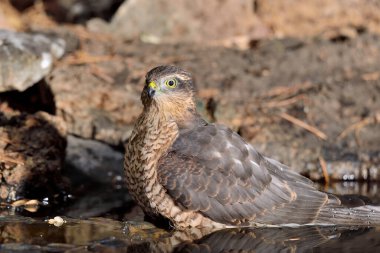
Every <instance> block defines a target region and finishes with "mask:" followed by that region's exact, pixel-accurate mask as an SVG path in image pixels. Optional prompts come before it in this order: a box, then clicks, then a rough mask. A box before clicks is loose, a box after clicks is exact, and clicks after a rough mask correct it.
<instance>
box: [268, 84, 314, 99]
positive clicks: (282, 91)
mask: <svg viewBox="0 0 380 253" xmlns="http://www.w3.org/2000/svg"><path fill="white" fill-rule="evenodd" d="M313 87H314V85H313V84H312V83H310V82H305V83H300V84H296V85H293V86H290V87H287V86H278V87H274V88H272V89H270V90H269V91H268V92H266V93H264V94H263V95H262V96H261V97H276V96H290V95H294V94H297V93H298V92H300V91H301V90H308V89H311V88H313Z"/></svg>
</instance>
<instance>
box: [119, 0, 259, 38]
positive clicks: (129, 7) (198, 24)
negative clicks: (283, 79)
mask: <svg viewBox="0 0 380 253" xmlns="http://www.w3.org/2000/svg"><path fill="white" fill-rule="evenodd" d="M253 2H254V1H249V0H238V1H236V0H224V1H220V0H211V1H202V0H193V1H187V0H177V1H171V0H155V1H151V0H128V1H125V2H124V3H123V4H122V5H121V7H120V8H119V9H118V11H117V12H116V14H115V15H114V17H113V18H112V22H111V26H112V27H113V29H114V33H115V34H117V35H118V36H121V37H123V38H126V39H134V38H137V37H141V38H142V39H143V40H145V41H151V42H160V43H162V42H202V43H204V42H206V43H207V42H215V41H222V40H226V39H231V38H236V37H241V36H244V37H245V36H248V37H250V36H253V35H254V32H255V28H256V27H257V26H258V25H260V23H259V20H258V19H257V17H256V16H255V15H254V13H253Z"/></svg>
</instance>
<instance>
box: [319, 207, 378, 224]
mask: <svg viewBox="0 0 380 253" xmlns="http://www.w3.org/2000/svg"><path fill="white" fill-rule="evenodd" d="M316 223H317V224H339V225H354V226H356V225H358V226H363V225H365V226H378V225H380V206H373V205H361V206H355V207H347V206H344V205H339V206H338V205H332V206H328V205H327V206H325V207H323V208H322V209H321V210H320V213H319V215H318V217H317V219H316Z"/></svg>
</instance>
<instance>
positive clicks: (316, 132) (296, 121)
mask: <svg viewBox="0 0 380 253" xmlns="http://www.w3.org/2000/svg"><path fill="white" fill-rule="evenodd" d="M280 117H281V118H283V119H285V120H287V121H289V122H291V123H293V124H294V125H297V126H299V127H301V128H303V129H306V130H307V131H309V132H311V133H312V134H314V135H315V136H317V137H318V138H320V139H322V140H327V135H326V134H325V133H324V132H322V131H321V130H319V129H317V128H316V127H313V126H310V125H309V124H307V123H306V122H303V121H301V120H299V119H297V118H295V117H293V116H291V115H289V114H287V113H285V112H283V113H281V114H280Z"/></svg>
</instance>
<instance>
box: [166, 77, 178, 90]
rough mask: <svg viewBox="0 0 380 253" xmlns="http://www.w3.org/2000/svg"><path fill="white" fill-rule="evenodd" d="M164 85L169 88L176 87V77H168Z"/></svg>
mask: <svg viewBox="0 0 380 253" xmlns="http://www.w3.org/2000/svg"><path fill="white" fill-rule="evenodd" d="M165 85H166V86H167V87H169V88H175V87H177V79H174V78H173V79H168V80H166V81H165Z"/></svg>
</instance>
